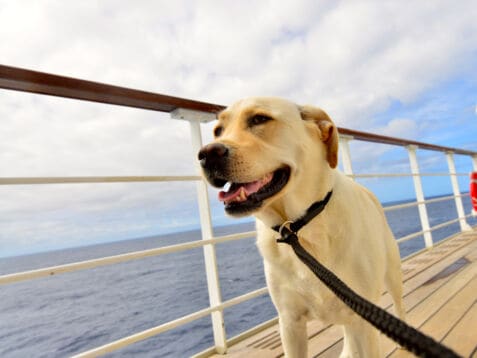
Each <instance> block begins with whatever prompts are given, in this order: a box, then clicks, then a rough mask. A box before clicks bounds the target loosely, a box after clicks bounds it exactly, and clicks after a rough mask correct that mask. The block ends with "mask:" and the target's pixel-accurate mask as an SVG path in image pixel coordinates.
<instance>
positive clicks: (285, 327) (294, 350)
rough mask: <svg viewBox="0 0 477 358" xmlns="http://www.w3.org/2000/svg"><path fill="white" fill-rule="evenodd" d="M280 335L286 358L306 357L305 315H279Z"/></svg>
mask: <svg viewBox="0 0 477 358" xmlns="http://www.w3.org/2000/svg"><path fill="white" fill-rule="evenodd" d="M280 335H281V338H282V345H283V352H284V353H285V357H286V358H306V356H307V351H308V335H307V332H306V319H305V317H301V318H299V319H293V318H289V317H285V316H280Z"/></svg>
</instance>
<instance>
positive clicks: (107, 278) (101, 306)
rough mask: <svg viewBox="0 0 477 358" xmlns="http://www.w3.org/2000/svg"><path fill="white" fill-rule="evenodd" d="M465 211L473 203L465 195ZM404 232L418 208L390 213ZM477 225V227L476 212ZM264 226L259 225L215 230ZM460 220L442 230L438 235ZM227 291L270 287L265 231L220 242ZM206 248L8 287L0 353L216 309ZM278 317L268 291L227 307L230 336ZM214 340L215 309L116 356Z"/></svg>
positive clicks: (36, 353)
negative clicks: (262, 243)
mask: <svg viewBox="0 0 477 358" xmlns="http://www.w3.org/2000/svg"><path fill="white" fill-rule="evenodd" d="M464 204H465V212H466V213H469V212H470V203H469V201H468V200H464ZM427 210H428V214H429V219H430V224H431V226H434V225H437V224H439V223H442V222H445V221H448V220H452V219H455V218H456V217H457V214H456V210H455V204H454V201H453V200H448V201H443V202H437V203H433V204H428V205H427ZM387 217H388V222H389V224H390V226H391V228H392V230H393V232H394V234H395V236H396V237H402V236H405V235H407V234H410V233H412V232H416V231H420V230H421V228H420V221H419V215H418V211H417V208H416V207H412V208H407V209H402V210H397V211H390V212H388V213H387ZM468 222H469V224H471V225H476V224H477V221H476V220H475V219H474V218H472V219H469V220H468ZM250 230H254V225H253V223H249V224H241V225H235V226H230V227H219V228H216V229H215V235H225V234H230V233H233V232H240V231H250ZM459 230H460V227H459V224H458V223H456V224H453V225H450V226H448V227H446V228H444V229H440V230H436V231H434V232H433V239H434V241H435V242H437V241H439V240H442V239H443V238H446V237H448V236H449V235H452V234H453V233H456V232H458V231H459ZM199 239H200V232H199V231H189V232H184V233H178V234H171V235H166V236H158V237H150V238H143V239H136V240H128V241H122V242H116V243H110V244H102V245H95V246H90V247H82V248H75V249H68V250H61V251H55V252H48V253H41V254H34V255H28V256H21V257H10V258H4V259H0V274H7V273H12V272H19V271H24V270H30V269H35V268H40V267H47V266H54V265H59V264H64V263H69V262H75V261H81V260H87V259H92V258H97V257H102V256H109V255H117V254H121V253H125V252H130V251H137V250H145V249H149V248H154V247H160V246H167V245H173V244H179V243H183V242H187V241H193V240H199ZM422 248H424V242H423V239H422V237H418V238H416V239H413V240H410V241H408V242H405V243H403V244H401V245H400V250H401V256H403V257H404V256H407V255H409V254H411V253H412V252H415V251H417V250H420V249H422ZM216 254H217V261H218V267H219V276H220V286H221V293H222V299H223V300H228V299H231V298H233V297H236V296H238V295H242V294H245V293H247V292H250V291H253V290H256V289H259V288H261V287H264V286H265V278H264V274H263V267H262V260H261V258H260V256H259V253H258V251H257V248H256V246H255V238H253V237H251V238H248V239H243V240H238V241H233V242H228V243H223V244H218V245H216ZM208 306H209V303H208V294H207V283H206V278H205V266H204V258H203V253H202V249H201V248H198V249H192V250H187V251H181V252H176V253H172V254H166V255H161V256H157V257H151V258H146V259H141V260H134V261H130V262H126V263H121V264H116V265H111V266H105V267H99V268H95V269H89V270H82V271H77V272H73V273H68V274H61V275H55V276H51V277H45V278H41V279H36V280H33V281H27V282H19V283H14V284H8V285H2V286H0V357H21V358H23V357H68V356H71V355H74V354H77V353H81V352H83V351H86V350H89V349H92V348H95V347H97V346H101V345H103V344H106V343H108V342H111V341H113V340H117V339H120V338H123V337H126V336H128V335H131V334H133V333H136V332H140V331H142V330H145V329H149V328H151V327H155V326H157V325H160V324H162V323H165V322H167V321H170V320H173V319H177V318H179V317H181V316H184V315H187V314H190V313H192V312H194V311H197V310H200V309H204V308H207V307H208ZM275 316H276V311H275V309H274V307H273V305H272V303H271V301H270V298H269V297H268V295H264V296H261V297H258V298H255V299H252V300H251V301H247V302H245V303H241V304H239V305H237V306H234V307H232V308H229V309H226V310H225V311H224V319H225V328H226V332H227V337H232V336H234V335H236V334H238V333H240V332H242V331H244V330H246V329H249V328H251V327H253V326H255V325H257V324H259V323H261V322H264V321H266V320H269V319H271V318H273V317H275ZM212 345H213V336H212V327H211V321H210V316H207V317H205V318H203V319H200V320H197V321H194V322H192V323H189V324H187V325H184V326H181V327H179V328H176V329H174V330H172V331H169V332H165V333H163V334H160V335H158V336H156V337H153V338H150V339H147V340H144V341H141V342H138V343H135V344H133V345H131V346H129V347H127V348H124V349H121V350H118V351H116V352H114V353H111V354H109V355H108V356H114V357H188V356H191V355H193V354H194V353H197V352H200V351H201V350H204V349H206V348H208V347H210V346H212Z"/></svg>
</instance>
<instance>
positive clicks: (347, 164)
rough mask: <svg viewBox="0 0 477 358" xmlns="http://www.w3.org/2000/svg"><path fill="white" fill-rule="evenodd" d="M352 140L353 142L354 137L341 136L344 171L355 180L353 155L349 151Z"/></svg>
mask: <svg viewBox="0 0 477 358" xmlns="http://www.w3.org/2000/svg"><path fill="white" fill-rule="evenodd" d="M351 140H353V137H352V136H349V135H342V134H340V136H339V141H340V153H341V160H342V161H343V171H344V173H345V174H346V175H348V176H349V177H350V178H352V179H354V176H353V166H352V165H351V153H350V150H349V142H350V141H351Z"/></svg>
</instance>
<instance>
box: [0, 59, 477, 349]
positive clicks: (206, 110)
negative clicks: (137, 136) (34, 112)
mask: <svg viewBox="0 0 477 358" xmlns="http://www.w3.org/2000/svg"><path fill="white" fill-rule="evenodd" d="M0 88H4V89H9V90H16V91H23V92H29V93H36V94H44V95H51V96H58V97H64V98H70V99H77V100H84V101H91V102H98V103H105V104H112V105H119V106H126V107H134V108H138V109H145V110H153V111H159V112H166V113H170V115H171V117H172V118H174V119H185V120H188V121H189V123H190V128H191V136H192V145H193V150H194V151H197V150H198V148H200V146H201V134H200V126H199V124H198V123H199V122H208V121H210V120H213V119H214V118H215V117H216V114H217V113H218V112H220V111H221V110H223V109H224V108H225V107H224V106H223V105H218V104H213V103H206V102H200V101H194V100H189V99H185V98H178V97H172V96H166V95H161V94H156V93H151V92H146V91H140V90H134V89H130V88H125V87H119V86H113V85H109V84H103V83H98V82H92V81H85V80H81V79H75V78H70V77H64V76H58V75H52V74H47V73H42V72H37V71H31V70H26V69H21V68H16V67H10V66H3V65H0ZM338 131H339V134H340V142H341V148H342V151H341V152H342V159H343V163H344V164H343V167H344V172H345V174H346V175H348V176H349V177H351V178H352V179H354V180H356V179H358V180H359V179H367V178H394V177H412V178H413V181H414V187H415V191H416V199H417V200H416V201H415V202H410V203H402V204H395V205H391V206H386V207H385V208H384V210H385V211H386V212H388V211H393V210H399V209H405V208H411V207H417V208H418V210H419V217H420V219H421V226H422V230H420V231H417V232H414V233H410V234H407V235H405V236H403V237H399V238H396V240H397V242H398V243H403V242H406V241H409V240H411V239H414V238H417V237H421V236H423V237H424V241H425V244H426V248H429V247H431V246H432V245H433V240H432V232H433V231H435V230H439V229H442V228H444V227H447V226H449V225H452V224H455V223H460V226H461V230H466V229H467V228H468V224H467V223H466V219H467V218H469V217H470V216H471V215H465V213H464V211H463V207H462V200H461V199H462V198H463V197H466V196H469V194H461V193H460V190H459V187H458V182H457V177H462V176H467V175H468V174H467V173H458V172H456V170H455V164H454V160H453V155H454V154H458V155H466V156H470V157H471V158H472V160H473V169H474V170H476V171H477V152H475V151H470V150H465V149H461V148H451V147H444V146H438V145H434V144H429V143H422V142H418V141H412V140H406V139H401V138H394V137H388V136H382V135H378V134H372V133H366V132H360V131H356V130H352V129H347V128H338ZM350 140H359V141H366V142H372V143H379V144H386V145H396V146H401V147H405V148H406V149H407V150H408V152H409V160H410V164H411V172H410V173H359V174H354V173H353V171H352V166H351V163H352V161H351V155H350V151H349V147H348V142H349V141H350ZM416 149H420V150H431V151H437V152H441V153H445V155H446V156H447V162H448V166H449V172H434V173H421V172H420V171H419V168H418V164H417V156H416ZM426 176H427V177H433V176H448V177H449V178H450V179H451V183H452V188H453V195H449V196H444V197H439V198H433V199H425V197H424V194H423V190H422V183H421V181H420V179H421V177H426ZM170 181H195V182H197V185H198V186H197V189H198V190H197V191H198V201H199V212H200V216H201V231H202V239H201V240H196V241H190V242H186V243H181V244H177V245H170V246H164V247H159V248H153V249H149V250H142V251H135V252H128V253H125V254H120V255H113V256H108V257H101V258H96V259H91V260H86V261H81V262H74V263H68V264H64V265H59V266H54V267H47V268H40V269H36V270H30V271H25V272H17V273H11V274H7V275H3V276H0V285H2V284H11V283H14V282H20V281H27V280H32V279H37V278H40V277H48V276H52V275H58V274H63V273H67V272H73V271H78V270H85V269H92V268H97V267H101V266H105V265H112V264H118V263H122V262H127V261H131V260H137V259H142V258H147V257H153V256H160V255H165V254H170V253H175V252H179V251H183V250H190V249H196V248H200V247H202V248H203V250H204V256H205V261H206V262H205V265H206V276H207V286H208V290H209V299H210V306H209V307H208V308H206V309H203V310H200V311H197V312H194V313H192V314H189V315H186V316H183V317H181V318H178V319H175V320H172V321H169V322H165V323H163V324H161V325H159V326H156V327H153V328H151V329H148V330H145V331H142V332H139V333H135V334H133V335H131V336H128V337H125V338H122V339H120V340H117V341H115V342H111V343H108V344H106V345H104V346H102V347H98V348H95V349H92V350H90V351H87V352H84V353H81V354H79V355H77V357H92V356H97V355H99V354H105V353H109V352H112V351H113V350H116V349H119V348H122V347H125V346H127V345H130V344H132V343H135V342H138V341H140V340H143V339H146V338H149V337H152V336H155V335H157V334H159V333H162V332H165V331H168V330H171V329H173V328H175V327H178V326H180V325H183V324H186V323H189V322H192V321H194V320H197V319H199V318H203V317H206V316H211V318H212V326H213V332H214V342H215V348H216V350H217V351H218V352H225V351H226V350H227V342H228V341H229V340H228V339H227V337H226V335H225V328H224V320H223V310H224V309H226V308H229V307H232V306H234V305H236V304H239V303H242V302H245V301H247V300H250V299H252V298H255V297H258V296H261V295H264V294H267V292H268V290H267V288H266V287H263V288H260V289H258V290H255V291H252V292H248V293H246V294H243V295H241V296H238V297H234V298H232V299H230V300H227V301H222V299H221V294H220V285H219V280H218V273H217V263H216V259H215V249H214V247H215V245H217V244H220V243H226V242H230V241H234V240H242V239H247V238H250V237H254V236H255V235H256V232H255V231H249V232H245V233H237V234H232V235H226V236H220V237H214V235H213V234H212V229H211V222H210V221H211V219H210V206H209V203H208V194H207V189H206V186H205V182H204V181H203V179H202V177H201V176H200V175H199V174H197V175H176V176H173V175H171V176H75V177H0V185H43V184H52V185H54V184H101V183H134V182H170ZM446 200H455V204H456V210H457V214H458V215H457V216H458V217H457V218H456V219H452V220H449V221H446V222H443V223H439V224H437V225H434V226H432V227H431V226H430V225H429V219H428V218H427V210H426V205H427V204H431V203H436V202H441V201H446Z"/></svg>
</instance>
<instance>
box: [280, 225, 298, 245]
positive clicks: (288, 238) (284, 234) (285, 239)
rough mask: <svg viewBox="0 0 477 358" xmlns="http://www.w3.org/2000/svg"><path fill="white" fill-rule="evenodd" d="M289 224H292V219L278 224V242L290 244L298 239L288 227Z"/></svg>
mask: <svg viewBox="0 0 477 358" xmlns="http://www.w3.org/2000/svg"><path fill="white" fill-rule="evenodd" d="M291 224H293V221H291V220H287V221H285V222H284V223H283V224H282V225H281V226H280V228H279V229H278V233H279V234H280V237H279V238H278V239H277V242H278V243H286V244H288V245H291V244H292V243H293V241H298V236H297V235H296V233H295V232H293V231H292V230H291V228H290V225H291ZM287 225H288V226H287Z"/></svg>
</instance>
